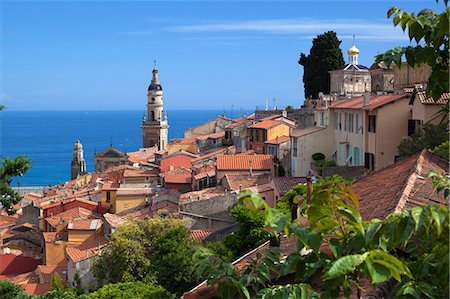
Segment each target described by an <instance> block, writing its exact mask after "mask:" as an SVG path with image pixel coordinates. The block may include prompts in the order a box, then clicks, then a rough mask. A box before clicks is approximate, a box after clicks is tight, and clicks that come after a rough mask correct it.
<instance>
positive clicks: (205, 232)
mask: <svg viewBox="0 0 450 299" xmlns="http://www.w3.org/2000/svg"><path fill="white" fill-rule="evenodd" d="M213 232H214V230H212V229H193V230H191V232H190V234H189V236H190V238H191V240H193V241H196V242H199V243H202V242H203V240H205V239H206V238H207V237H208V236H209V235H211V234H212V233H213Z"/></svg>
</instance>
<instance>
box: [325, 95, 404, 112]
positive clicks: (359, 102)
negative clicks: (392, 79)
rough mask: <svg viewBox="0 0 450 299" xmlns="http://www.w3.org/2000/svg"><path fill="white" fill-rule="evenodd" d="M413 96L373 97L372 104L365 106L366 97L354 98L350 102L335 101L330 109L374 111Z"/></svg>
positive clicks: (371, 97)
mask: <svg viewBox="0 0 450 299" xmlns="http://www.w3.org/2000/svg"><path fill="white" fill-rule="evenodd" d="M410 97H411V95H410V94H407V93H403V94H387V95H371V96H370V104H369V105H368V106H364V97H363V96H361V97H353V98H350V99H348V100H339V101H335V102H334V103H333V104H332V105H331V106H330V108H331V109H363V110H374V109H377V108H380V107H382V106H384V105H387V104H390V103H393V102H395V101H397V100H401V99H406V98H410Z"/></svg>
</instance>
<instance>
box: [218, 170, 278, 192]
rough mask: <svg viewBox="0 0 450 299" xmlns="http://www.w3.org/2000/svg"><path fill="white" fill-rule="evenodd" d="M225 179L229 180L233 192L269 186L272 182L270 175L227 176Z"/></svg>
mask: <svg viewBox="0 0 450 299" xmlns="http://www.w3.org/2000/svg"><path fill="white" fill-rule="evenodd" d="M225 179H226V180H227V182H228V185H229V186H230V188H231V190H233V191H239V190H244V189H246V188H250V187H253V186H256V185H264V184H267V183H269V182H270V180H271V176H270V175H269V174H262V175H239V174H226V175H225Z"/></svg>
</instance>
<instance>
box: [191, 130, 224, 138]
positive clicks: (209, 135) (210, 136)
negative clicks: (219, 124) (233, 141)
mask: <svg viewBox="0 0 450 299" xmlns="http://www.w3.org/2000/svg"><path fill="white" fill-rule="evenodd" d="M223 137H225V131H222V132H217V133H212V134H208V135H202V136H197V137H195V138H196V139H197V140H207V139H217V138H223Z"/></svg>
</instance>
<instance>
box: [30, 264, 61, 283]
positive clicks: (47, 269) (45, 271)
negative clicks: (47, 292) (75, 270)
mask: <svg viewBox="0 0 450 299" xmlns="http://www.w3.org/2000/svg"><path fill="white" fill-rule="evenodd" d="M37 271H38V272H39V273H40V274H41V276H42V278H43V279H44V283H48V282H51V281H52V277H53V274H54V273H58V274H59V276H60V277H61V282H63V283H65V282H66V273H67V267H66V266H58V265H39V266H38V267H37Z"/></svg>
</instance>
